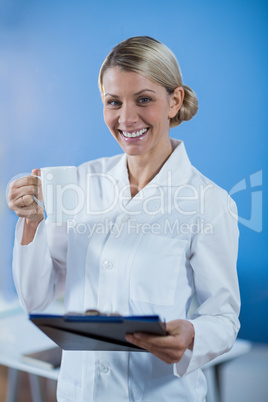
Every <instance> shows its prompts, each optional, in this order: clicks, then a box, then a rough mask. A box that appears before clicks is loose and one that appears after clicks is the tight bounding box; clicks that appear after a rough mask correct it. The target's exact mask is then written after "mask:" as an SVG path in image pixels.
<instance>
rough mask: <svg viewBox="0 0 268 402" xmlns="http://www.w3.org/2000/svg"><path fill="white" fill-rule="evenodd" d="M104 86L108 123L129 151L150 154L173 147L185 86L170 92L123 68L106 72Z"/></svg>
mask: <svg viewBox="0 0 268 402" xmlns="http://www.w3.org/2000/svg"><path fill="white" fill-rule="evenodd" d="M103 88H104V90H103V92H104V93H103V94H102V99H103V103H104V120H105V123H106V124H107V126H108V128H109V130H110V131H111V133H112V135H113V136H114V138H115V139H116V140H117V141H118V143H119V145H120V146H121V148H122V149H123V151H124V152H125V153H126V154H128V155H132V156H134V155H148V156H149V155H151V154H153V153H154V152H157V151H158V150H163V149H166V147H167V146H169V147H170V140H169V122H170V118H171V117H174V116H175V115H176V113H177V111H178V110H179V108H180V106H181V103H182V100H183V89H182V88H179V91H176V90H177V89H178V88H177V89H176V90H175V91H174V94H171V95H169V94H168V93H167V91H166V89H165V88H164V87H163V86H161V85H159V84H157V83H155V82H153V81H151V80H149V79H148V78H145V77H144V76H142V75H140V74H138V73H135V72H132V71H123V70H121V69H120V68H119V67H115V68H109V69H108V70H107V71H106V72H105V74H104V77H103ZM176 92H178V94H177V95H176ZM178 95H179V96H178Z"/></svg>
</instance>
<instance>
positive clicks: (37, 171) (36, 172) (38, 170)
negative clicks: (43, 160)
mask: <svg viewBox="0 0 268 402" xmlns="http://www.w3.org/2000/svg"><path fill="white" fill-rule="evenodd" d="M31 175H32V176H41V170H40V169H33V170H32V173H31Z"/></svg>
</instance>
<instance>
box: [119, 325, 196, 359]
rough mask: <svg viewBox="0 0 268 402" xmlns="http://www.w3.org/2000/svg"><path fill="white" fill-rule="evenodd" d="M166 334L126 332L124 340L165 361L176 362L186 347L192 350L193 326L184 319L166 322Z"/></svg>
mask: <svg viewBox="0 0 268 402" xmlns="http://www.w3.org/2000/svg"><path fill="white" fill-rule="evenodd" d="M166 331H167V336H158V335H152V334H144V333H140V332H136V333H134V334H128V335H127V336H126V340H127V341H128V342H130V343H133V344H134V345H136V346H139V347H141V348H143V349H146V350H148V352H150V353H152V354H153V355H155V356H156V357H158V358H159V359H161V360H163V361H164V362H165V363H168V364H171V363H177V362H178V361H179V360H180V359H181V358H182V356H183V354H184V352H185V350H186V349H190V350H193V344H194V327H193V325H192V324H191V323H190V322H189V321H186V320H174V321H169V322H168V323H167V324H166Z"/></svg>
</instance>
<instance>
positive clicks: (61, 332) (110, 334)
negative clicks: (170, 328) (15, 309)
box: [29, 314, 166, 352]
mask: <svg viewBox="0 0 268 402" xmlns="http://www.w3.org/2000/svg"><path fill="white" fill-rule="evenodd" d="M29 319H30V320H31V321H32V322H33V323H34V324H35V325H36V326H37V327H38V328H39V329H40V330H41V331H43V332H44V333H45V334H46V335H47V336H48V337H49V338H50V339H52V341H54V342H55V343H56V344H57V345H58V346H59V347H60V348H61V349H63V350H99V351H101V350H102V351H104V350H106V351H135V352H146V350H144V349H142V348H139V347H138V346H135V345H133V344H131V343H129V342H127V341H126V339H125V336H126V334H128V333H130V334H132V333H134V332H144V333H150V334H154V335H159V336H164V335H166V329H165V323H164V322H162V321H161V320H160V318H159V316H158V315H149V316H125V317H124V316H107V315H94V316H91V315H75V314H67V315H61V316H60V315H47V314H30V315H29Z"/></svg>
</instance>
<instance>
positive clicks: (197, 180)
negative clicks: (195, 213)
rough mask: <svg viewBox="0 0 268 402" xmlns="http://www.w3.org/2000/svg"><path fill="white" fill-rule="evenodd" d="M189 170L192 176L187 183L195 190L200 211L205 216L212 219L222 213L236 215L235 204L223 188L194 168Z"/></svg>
mask: <svg viewBox="0 0 268 402" xmlns="http://www.w3.org/2000/svg"><path fill="white" fill-rule="evenodd" d="M191 170H192V175H191V179H190V181H189V182H190V185H193V187H194V189H196V194H197V196H198V198H199V205H200V210H201V211H203V213H204V214H205V215H206V216H209V217H210V219H214V218H216V217H217V216H219V215H221V214H222V213H225V214H226V213H228V214H229V213H230V214H231V215H233V214H235V215H236V214H237V207H236V203H235V202H234V200H233V199H232V198H231V196H230V195H229V194H228V192H227V191H226V190H225V189H224V188H222V187H220V186H219V185H217V184H216V183H214V182H213V181H212V180H210V179H209V178H208V177H206V176H205V175H203V174H202V173H201V172H200V171H199V170H198V169H196V168H195V167H194V166H192V168H191Z"/></svg>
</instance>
